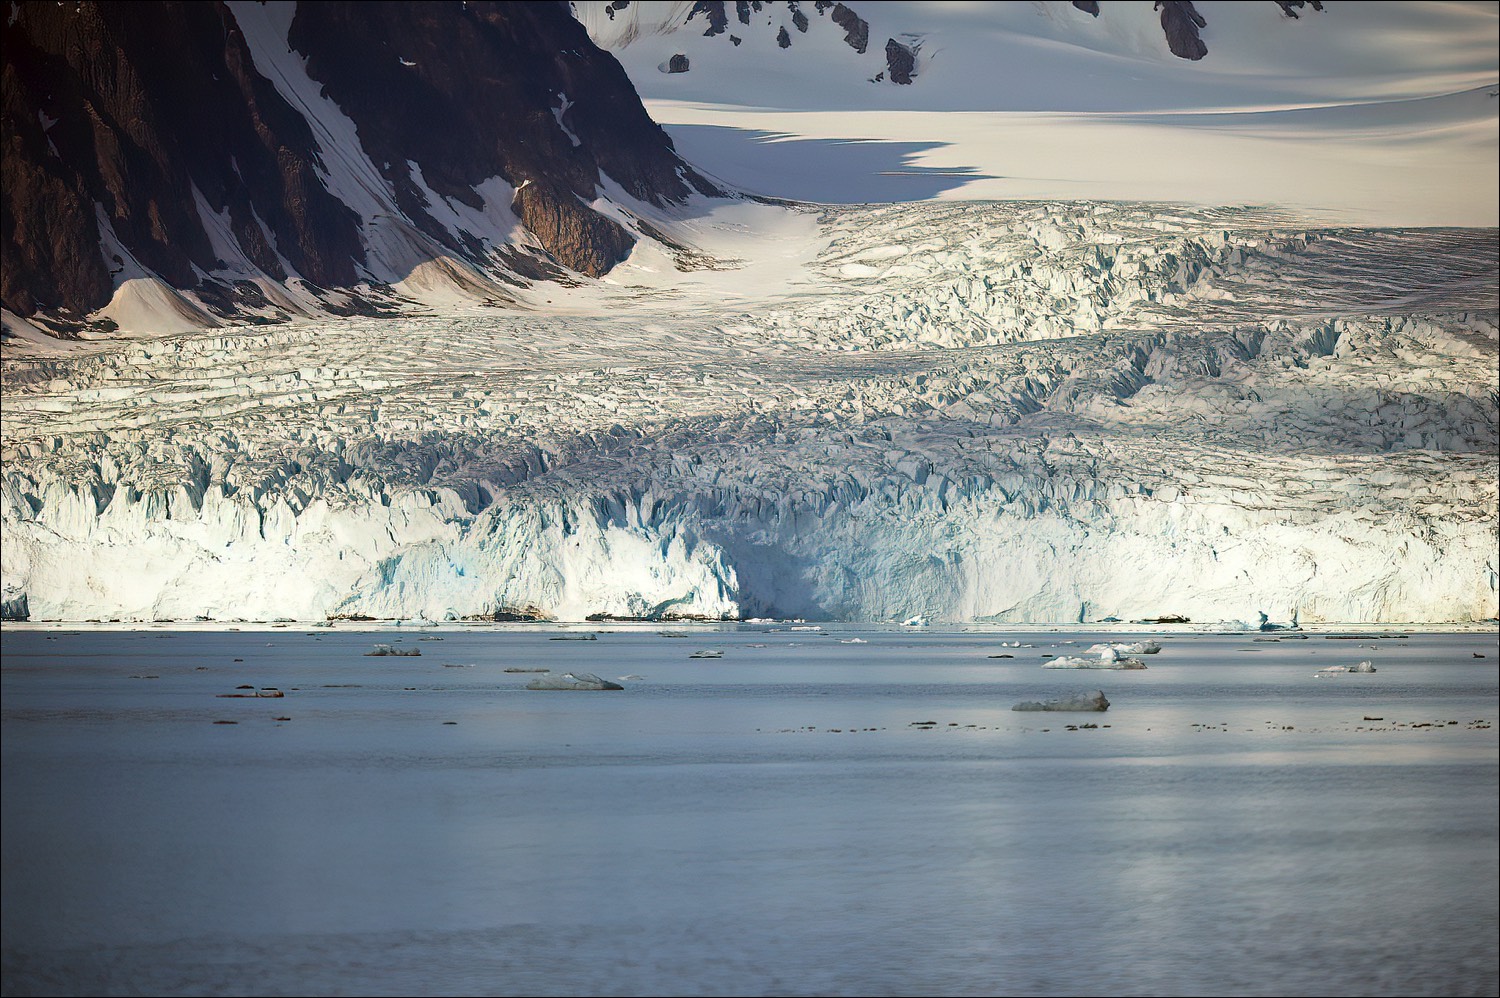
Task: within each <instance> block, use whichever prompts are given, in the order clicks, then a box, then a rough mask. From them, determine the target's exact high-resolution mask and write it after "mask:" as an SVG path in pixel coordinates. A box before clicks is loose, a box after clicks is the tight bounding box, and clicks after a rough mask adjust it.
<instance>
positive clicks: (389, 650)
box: [365, 645, 422, 658]
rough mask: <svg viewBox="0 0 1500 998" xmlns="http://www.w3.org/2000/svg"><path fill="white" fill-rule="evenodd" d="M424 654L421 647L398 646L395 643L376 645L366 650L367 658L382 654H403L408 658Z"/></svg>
mask: <svg viewBox="0 0 1500 998" xmlns="http://www.w3.org/2000/svg"><path fill="white" fill-rule="evenodd" d="M421 654H422V649H420V648H397V647H395V646H393V645H376V646H375V647H374V648H371V649H370V650H369V651H367V652H365V657H366V658H379V657H381V656H382V655H402V656H405V657H407V658H415V657H417V656H419V655H421Z"/></svg>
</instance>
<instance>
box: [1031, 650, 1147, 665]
mask: <svg viewBox="0 0 1500 998" xmlns="http://www.w3.org/2000/svg"><path fill="white" fill-rule="evenodd" d="M1145 667H1146V663H1145V662H1142V661H1141V660H1140V659H1138V658H1121V657H1120V656H1119V655H1117V654H1115V653H1114V651H1112V650H1111V651H1109V652H1108V653H1107V654H1104V655H1100V656H1099V657H1097V658H1091V657H1078V656H1074V655H1062V656H1059V657H1058V658H1054V659H1052V660H1050V661H1047V662H1043V663H1042V668H1044V669H1144V668H1145Z"/></svg>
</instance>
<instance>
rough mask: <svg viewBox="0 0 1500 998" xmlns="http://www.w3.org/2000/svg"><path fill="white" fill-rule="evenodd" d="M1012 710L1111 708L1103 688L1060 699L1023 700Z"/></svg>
mask: <svg viewBox="0 0 1500 998" xmlns="http://www.w3.org/2000/svg"><path fill="white" fill-rule="evenodd" d="M1011 710H1059V711H1061V710H1068V711H1079V710H1095V711H1103V710H1109V701H1108V700H1106V699H1105V698H1104V691H1103V690H1095V691H1094V692H1092V693H1075V694H1073V695H1072V696H1069V697H1064V698H1062V699H1059V700H1023V701H1021V702H1020V703H1018V704H1016V705H1015V706H1014V707H1012V708H1011Z"/></svg>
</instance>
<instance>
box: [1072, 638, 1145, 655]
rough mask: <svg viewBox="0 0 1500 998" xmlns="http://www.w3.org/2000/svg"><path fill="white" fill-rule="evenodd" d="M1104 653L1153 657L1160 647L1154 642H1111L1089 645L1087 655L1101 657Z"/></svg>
mask: <svg viewBox="0 0 1500 998" xmlns="http://www.w3.org/2000/svg"><path fill="white" fill-rule="evenodd" d="M1106 651H1113V652H1116V653H1117V654H1120V655H1155V654H1156V653H1157V652H1159V651H1161V645H1159V644H1157V643H1156V642H1155V641H1133V642H1123V641H1112V642H1102V643H1100V644H1097V645H1090V646H1089V649H1088V652H1087V654H1089V655H1103V654H1104V653H1105V652H1106Z"/></svg>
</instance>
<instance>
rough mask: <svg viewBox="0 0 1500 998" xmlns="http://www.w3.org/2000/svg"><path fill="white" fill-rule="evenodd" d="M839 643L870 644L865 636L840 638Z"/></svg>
mask: <svg viewBox="0 0 1500 998" xmlns="http://www.w3.org/2000/svg"><path fill="white" fill-rule="evenodd" d="M839 644H841V645H867V644H869V642H868V641H866V640H865V639H864V638H839Z"/></svg>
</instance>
